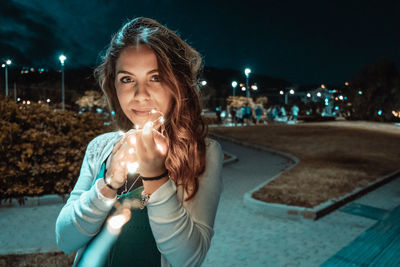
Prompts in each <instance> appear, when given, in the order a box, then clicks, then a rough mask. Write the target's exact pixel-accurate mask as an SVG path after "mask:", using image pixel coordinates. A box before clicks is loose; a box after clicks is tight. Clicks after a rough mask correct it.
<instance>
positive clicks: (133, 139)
mask: <svg viewBox="0 0 400 267" xmlns="http://www.w3.org/2000/svg"><path fill="white" fill-rule="evenodd" d="M129 141H130V142H131V144H132V145H136V136H132V137H131V138H130V139H129Z"/></svg>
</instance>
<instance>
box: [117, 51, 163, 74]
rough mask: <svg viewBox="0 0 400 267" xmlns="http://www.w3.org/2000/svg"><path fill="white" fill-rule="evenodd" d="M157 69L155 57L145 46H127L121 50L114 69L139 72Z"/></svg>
mask: <svg viewBox="0 0 400 267" xmlns="http://www.w3.org/2000/svg"><path fill="white" fill-rule="evenodd" d="M149 68H151V69H158V63H157V56H156V54H155V53H154V51H153V49H151V48H150V47H148V46H147V45H139V46H129V47H127V48H125V49H124V50H122V52H121V54H120V55H119V57H118V59H117V62H116V66H115V69H116V71H118V70H128V69H130V70H135V69H137V70H140V69H149Z"/></svg>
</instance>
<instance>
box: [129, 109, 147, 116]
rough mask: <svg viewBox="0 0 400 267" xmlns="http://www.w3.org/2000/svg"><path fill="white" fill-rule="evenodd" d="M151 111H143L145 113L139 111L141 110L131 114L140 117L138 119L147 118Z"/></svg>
mask: <svg viewBox="0 0 400 267" xmlns="http://www.w3.org/2000/svg"><path fill="white" fill-rule="evenodd" d="M150 112H151V110H145V111H141V110H133V113H135V115H137V116H140V117H147V116H149V115H150Z"/></svg>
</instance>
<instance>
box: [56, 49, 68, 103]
mask: <svg viewBox="0 0 400 267" xmlns="http://www.w3.org/2000/svg"><path fill="white" fill-rule="evenodd" d="M58 59H59V60H60V62H61V105H62V110H65V92H64V61H65V60H66V59H67V57H66V56H64V55H61V56H60V57H59V58H58Z"/></svg>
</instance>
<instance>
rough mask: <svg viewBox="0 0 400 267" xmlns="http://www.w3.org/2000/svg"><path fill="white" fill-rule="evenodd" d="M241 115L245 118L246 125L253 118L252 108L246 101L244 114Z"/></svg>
mask: <svg viewBox="0 0 400 267" xmlns="http://www.w3.org/2000/svg"><path fill="white" fill-rule="evenodd" d="M243 117H244V119H245V123H246V125H249V123H250V121H251V120H252V119H253V116H252V110H251V107H250V105H249V104H248V103H247V104H246V106H244V116H243Z"/></svg>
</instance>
